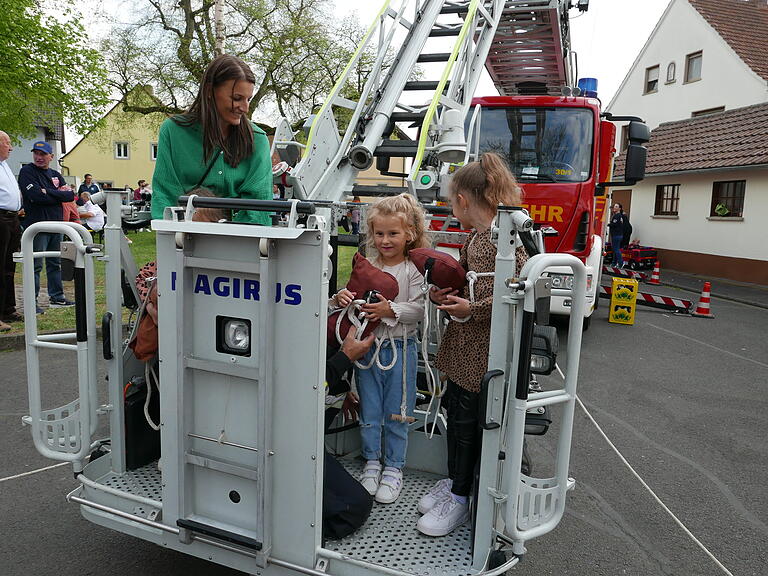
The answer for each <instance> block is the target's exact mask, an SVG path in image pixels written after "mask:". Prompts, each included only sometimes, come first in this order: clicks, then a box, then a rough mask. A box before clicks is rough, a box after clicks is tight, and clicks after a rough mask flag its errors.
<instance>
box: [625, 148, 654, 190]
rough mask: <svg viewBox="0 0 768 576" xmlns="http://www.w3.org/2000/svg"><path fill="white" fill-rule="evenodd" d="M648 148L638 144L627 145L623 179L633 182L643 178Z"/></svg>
mask: <svg viewBox="0 0 768 576" xmlns="http://www.w3.org/2000/svg"><path fill="white" fill-rule="evenodd" d="M647 157H648V150H646V149H645V148H644V147H643V146H640V145H639V144H630V145H629V146H628V147H627V162H626V164H625V165H624V180H626V181H627V182H631V183H632V184H634V183H635V182H638V181H639V180H642V179H643V178H645V161H646V159H647Z"/></svg>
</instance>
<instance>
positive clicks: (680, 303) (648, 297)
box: [600, 285, 693, 314]
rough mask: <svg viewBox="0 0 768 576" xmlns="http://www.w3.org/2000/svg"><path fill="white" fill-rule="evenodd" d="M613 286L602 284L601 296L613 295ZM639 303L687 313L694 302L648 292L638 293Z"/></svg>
mask: <svg viewBox="0 0 768 576" xmlns="http://www.w3.org/2000/svg"><path fill="white" fill-rule="evenodd" d="M611 292H612V288H611V287H610V286H602V285H601V286H600V296H601V297H602V298H610V297H611ZM637 304H638V305H639V306H648V307H650V308H660V309H661V310H670V311H673V312H681V313H683V314H687V313H689V312H690V311H691V308H693V302H691V301H690V300H683V299H682V298H670V297H669V296H661V295H659V294H650V293H648V292H638V293H637Z"/></svg>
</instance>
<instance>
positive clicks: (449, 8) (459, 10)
mask: <svg viewBox="0 0 768 576" xmlns="http://www.w3.org/2000/svg"><path fill="white" fill-rule="evenodd" d="M468 11H469V3H466V4H446V5H445V6H443V8H442V9H441V10H440V14H466V13H467V12H468Z"/></svg>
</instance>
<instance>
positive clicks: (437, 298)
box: [429, 286, 459, 306]
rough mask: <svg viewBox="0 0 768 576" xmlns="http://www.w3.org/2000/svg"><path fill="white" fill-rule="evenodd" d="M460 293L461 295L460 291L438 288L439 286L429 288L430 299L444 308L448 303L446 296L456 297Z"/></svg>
mask: <svg viewBox="0 0 768 576" xmlns="http://www.w3.org/2000/svg"><path fill="white" fill-rule="evenodd" d="M458 293H459V291H458V290H453V289H451V288H438V287H437V286H430V287H429V299H430V300H432V302H434V303H435V304H437V305H439V306H442V305H443V304H447V303H448V300H447V299H446V296H448V295H449V294H450V295H455V294H458Z"/></svg>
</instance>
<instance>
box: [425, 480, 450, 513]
mask: <svg viewBox="0 0 768 576" xmlns="http://www.w3.org/2000/svg"><path fill="white" fill-rule="evenodd" d="M452 485H453V480H451V479H450V478H443V479H442V480H438V481H437V483H436V484H435V485H434V486H432V488H431V489H430V490H429V492H427V493H426V494H424V496H422V497H421V500H419V514H426V513H427V512H429V511H430V510H432V508H434V507H435V504H437V503H438V502H440V501H441V500H442V499H443V498H445V497H446V496H447V495H448V494H450V493H451V486H452Z"/></svg>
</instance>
